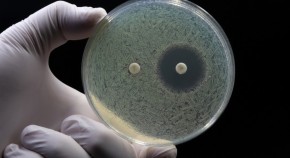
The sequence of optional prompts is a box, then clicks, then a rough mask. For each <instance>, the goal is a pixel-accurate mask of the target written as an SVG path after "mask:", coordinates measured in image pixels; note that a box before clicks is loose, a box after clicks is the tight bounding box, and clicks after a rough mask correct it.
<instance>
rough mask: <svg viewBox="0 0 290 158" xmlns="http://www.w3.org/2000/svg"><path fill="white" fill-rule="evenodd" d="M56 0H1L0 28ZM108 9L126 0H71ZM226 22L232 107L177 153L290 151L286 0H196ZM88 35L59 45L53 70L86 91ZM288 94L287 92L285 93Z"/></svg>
mask: <svg viewBox="0 0 290 158" xmlns="http://www.w3.org/2000/svg"><path fill="white" fill-rule="evenodd" d="M51 2H53V0H46V1H40V0H25V1H21V0H18V1H16V0H8V1H1V2H0V32H2V31H4V30H5V29H6V28H7V27H9V26H11V25H12V24H14V23H16V22H18V21H20V20H22V19H24V18H26V17H27V16H28V15H30V14H32V13H33V12H35V11H37V10H38V9H40V8H42V7H44V6H46V5H47V4H50V3H51ZM68 2H71V3H74V4H77V5H78V6H93V7H97V6H102V7H104V8H105V9H106V10H107V11H110V10H111V9H113V8H115V7H116V6H117V5H119V4H121V3H123V2H125V1H110V0H70V1H69V0H68ZM194 3H196V4H198V5H200V6H201V7H202V8H204V9H205V10H207V11H208V12H209V13H210V14H211V15H212V16H213V17H214V18H215V19H216V20H217V21H218V22H219V23H220V25H221V26H222V27H223V29H224V31H225V32H226V34H227V36H228V38H229V40H230V42H231V44H232V47H233V52H234V56H235V62H236V81H235V88H234V91H233V94H232V97H231V100H230V102H229V104H228V107H227V108H226V110H225V111H224V113H223V114H222V116H221V117H220V118H219V119H218V121H217V122H216V123H215V124H214V125H213V126H212V127H211V128H210V129H209V130H208V131H206V132H205V133H204V134H202V135H200V136H199V137H197V138H195V139H193V140H191V141H189V142H187V143H184V144H181V145H178V146H177V148H178V157H179V158H184V157H190V158H211V157H225V158H232V157H245V158H246V157H277V158H280V157H290V136H289V134H290V104H289V102H288V98H289V97H288V95H289V92H288V91H289V90H288V89H289V86H288V85H287V84H286V83H287V81H289V80H288V79H287V78H288V77H287V76H289V72H290V71H289V68H290V67H289V66H288V62H289V61H288V58H287V56H288V54H289V53H290V51H289V49H288V48H289V47H288V46H289V45H290V40H289V35H290V31H289V30H290V25H289V24H288V23H289V20H290V13H289V10H290V8H289V6H288V5H286V0H285V1H282V0H280V1H279V0H264V1H255V0H244V1H241V0H219V1H209V0H195V1H194ZM85 44H86V40H82V41H72V42H69V43H67V44H66V45H64V46H62V47H60V48H58V49H56V50H55V51H54V52H53V54H52V56H51V58H50V67H51V69H52V71H53V73H54V74H55V75H56V76H57V77H58V78H59V79H60V80H62V81H63V82H64V83H66V84H68V85H70V86H72V87H74V88H76V89H78V90H80V91H83V89H82V83H81V59H82V53H83V51H84V47H85ZM287 97H288V98H287Z"/></svg>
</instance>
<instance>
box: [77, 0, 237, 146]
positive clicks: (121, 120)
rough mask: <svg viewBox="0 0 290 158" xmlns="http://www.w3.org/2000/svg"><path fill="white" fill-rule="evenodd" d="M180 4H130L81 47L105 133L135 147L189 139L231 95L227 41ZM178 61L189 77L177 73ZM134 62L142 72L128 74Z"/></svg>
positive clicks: (198, 14)
mask: <svg viewBox="0 0 290 158" xmlns="http://www.w3.org/2000/svg"><path fill="white" fill-rule="evenodd" d="M182 5H185V6H187V7H188V4H182ZM182 5H180V4H177V3H172V4H170V3H165V1H162V0H159V1H158V0H157V1H140V2H134V3H129V4H128V5H126V6H123V7H121V8H119V10H118V11H117V12H116V11H115V12H113V13H112V14H111V15H110V14H109V15H110V16H111V17H110V16H108V17H107V18H106V19H105V20H103V21H102V22H101V24H100V25H99V26H98V28H97V30H96V33H95V35H94V36H93V37H92V38H91V39H90V41H89V44H88V46H87V48H86V52H85V53H86V54H85V56H84V63H83V79H84V85H85V88H86V93H87V95H88V98H89V100H90V101H91V104H92V106H94V108H95V109H96V111H97V112H98V114H99V115H100V116H101V118H102V119H103V120H104V121H105V122H106V123H107V124H108V125H109V126H110V127H112V128H113V129H115V130H116V131H117V132H118V133H119V134H121V135H122V136H124V137H126V138H128V139H130V140H132V141H135V142H138V143H142V144H151V145H162V144H168V143H181V142H184V141H186V140H188V139H191V138H193V137H195V136H196V135H198V134H199V133H201V132H203V130H205V129H206V128H208V126H209V125H211V123H213V122H212V121H215V119H216V118H217V117H218V116H219V115H220V113H221V111H222V110H223V109H224V107H225V104H226V102H227V99H228V97H229V94H228V93H230V92H231V88H232V87H231V86H232V83H233V81H232V80H233V69H234V65H233V61H232V56H231V50H230V46H228V44H227V41H226V37H223V34H222V33H219V32H218V31H217V29H216V28H214V27H217V26H216V24H215V22H212V21H211V20H208V19H206V18H208V17H204V16H207V15H206V14H205V13H204V12H203V11H200V10H199V9H198V8H196V7H195V6H191V7H192V8H190V9H188V8H187V7H182ZM168 52H169V53H168ZM172 52H173V53H172ZM170 53H171V54H174V55H173V56H172V57H167V58H168V59H166V56H170ZM176 55H177V56H176ZM178 55H180V56H181V57H180V58H179V57H178ZM182 56H183V57H182ZM164 61H166V62H164ZM180 62H182V63H185V64H186V65H187V73H186V74H183V75H180V74H177V73H176V70H175V67H176V64H178V63H180ZM131 63H138V64H139V65H140V67H141V69H140V72H138V73H137V74H132V73H130V72H129V70H128V68H129V66H130V64H131ZM167 67H168V71H167V70H166V68H167ZM171 71H172V72H171ZM174 72H175V74H174ZM170 73H171V75H170ZM168 74H169V75H168ZM172 77H173V78H175V79H174V80H173V79H172ZM182 77H183V78H182Z"/></svg>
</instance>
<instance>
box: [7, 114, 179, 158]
mask: <svg viewBox="0 0 290 158" xmlns="http://www.w3.org/2000/svg"><path fill="white" fill-rule="evenodd" d="M61 131H62V132H63V133H64V134H63V133H59V132H56V131H54V130H51V129H47V128H44V127H39V126H35V125H30V126H28V127H26V128H25V129H24V130H23V132H22V136H21V140H22V144H23V146H24V147H25V148H21V147H19V146H17V145H15V144H11V145H9V146H8V147H7V148H6V150H5V152H4V158H18V157H19V158H20V157H21V158H42V157H46V158H89V157H94V158H175V157H176V152H177V151H176V148H175V147H174V146H169V147H145V146H141V145H138V144H131V143H129V142H128V141H126V140H124V139H123V138H121V137H119V136H117V135H116V134H115V133H113V132H112V131H111V130H110V129H108V128H106V127H105V126H104V125H103V124H101V123H100V122H96V121H94V120H92V119H89V118H87V117H85V116H80V115H73V116H70V117H68V118H67V119H65V120H64V121H63V123H62V126H61ZM79 144H80V146H81V147H82V148H81V147H80V146H79ZM27 149H29V150H27ZM32 151H34V152H32ZM37 153H39V155H38V154H37Z"/></svg>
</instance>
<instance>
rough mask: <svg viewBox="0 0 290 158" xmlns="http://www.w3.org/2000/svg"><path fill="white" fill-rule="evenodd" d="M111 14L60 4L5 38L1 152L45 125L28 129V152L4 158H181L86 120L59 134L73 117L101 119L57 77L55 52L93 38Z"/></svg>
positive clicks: (13, 150) (0, 50) (0, 64)
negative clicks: (71, 42)
mask: <svg viewBox="0 0 290 158" xmlns="http://www.w3.org/2000/svg"><path fill="white" fill-rule="evenodd" d="M105 15H106V12H105V11H104V10H103V9H101V8H89V7H81V8H78V7H76V6H74V5H71V4H68V3H66V2H56V3H53V4H51V5H49V6H47V7H45V8H43V9H41V10H40V11H38V12H36V13H35V14H33V15H31V16H30V17H29V18H27V19H25V20H23V21H21V22H19V23H17V24H16V25H13V26H12V27H10V28H8V29H7V30H5V31H4V32H3V33H1V34H0V125H1V126H0V152H1V151H2V150H3V149H4V148H5V146H6V145H8V144H9V143H11V142H14V143H19V142H20V141H19V140H18V137H19V135H20V133H21V131H22V129H23V128H24V127H26V126H27V125H30V124H37V125H40V126H43V127H39V126H28V127H26V128H25V129H24V130H23V132H22V137H21V138H22V139H21V141H22V145H23V146H24V147H25V148H23V147H19V146H18V145H9V146H8V147H7V148H6V150H5V153H4V157H8V158H10V157H21V158H26V157H27V158H28V157H29V158H34V157H41V155H42V156H44V157H47V158H49V157H54V158H66V157H70V158H71V157H75V158H85V157H89V155H88V154H87V153H86V152H85V151H87V152H88V153H89V154H91V155H92V156H94V157H100V156H102V155H101V154H102V153H106V154H109V155H110V154H115V155H113V156H115V157H116V156H117V157H119V158H123V157H124V158H129V157H142V156H143V157H175V156H176V148H175V147H173V146H172V147H168V148H150V147H149V148H148V147H143V146H139V145H136V144H130V143H128V142H126V141H124V140H123V139H122V138H119V137H118V136H116V135H115V134H113V133H112V132H111V130H109V129H107V128H106V127H104V126H103V125H102V124H101V123H99V122H94V121H93V120H90V119H87V118H84V117H80V116H72V117H69V118H68V119H66V120H65V121H64V122H63V124H62V128H61V129H62V132H64V134H63V133H60V132H57V131H59V130H60V126H61V121H62V120H64V119H65V118H66V117H68V116H71V115H73V114H80V115H85V116H88V117H90V118H92V119H94V120H95V121H99V120H98V118H97V117H96V116H95V114H94V113H93V111H92V110H91V109H90V106H89V105H88V102H87V100H86V97H85V96H84V95H83V94H82V93H80V92H78V91H76V90H74V89H73V88H71V87H69V86H67V85H65V84H63V83H62V82H61V81H59V80H58V79H57V78H56V77H55V76H54V75H53V74H52V72H51V71H50V69H49V66H48V59H49V55H50V52H51V51H52V50H53V49H55V48H57V47H58V46H60V45H62V44H64V43H66V42H67V41H68V40H78V39H83V38H87V37H88V36H89V35H90V34H91V32H92V29H93V27H94V26H95V25H96V24H97V23H98V22H99V21H100V20H101V19H102V18H103V17H104V16H105ZM72 53H73V52H72ZM44 127H46V128H44ZM65 134H68V135H71V137H69V136H67V135H65ZM96 134H97V136H96ZM74 139H75V140H74ZM78 143H79V144H80V145H79V144H78ZM82 147H83V148H84V149H83V148H82ZM117 151H118V152H117ZM163 152H164V153H163ZM162 153H163V154H162ZM116 154H117V155H116ZM134 154H135V155H134ZM158 155H159V156H158Z"/></svg>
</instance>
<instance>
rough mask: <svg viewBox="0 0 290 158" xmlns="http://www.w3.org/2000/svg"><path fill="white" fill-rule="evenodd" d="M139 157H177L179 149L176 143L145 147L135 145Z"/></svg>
mask: <svg viewBox="0 0 290 158" xmlns="http://www.w3.org/2000/svg"><path fill="white" fill-rule="evenodd" d="M134 147H135V150H136V152H137V155H138V158H176V156H177V149H176V147H175V146H174V145H171V146H167V147H144V146H141V145H139V144H135V145H134Z"/></svg>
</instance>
